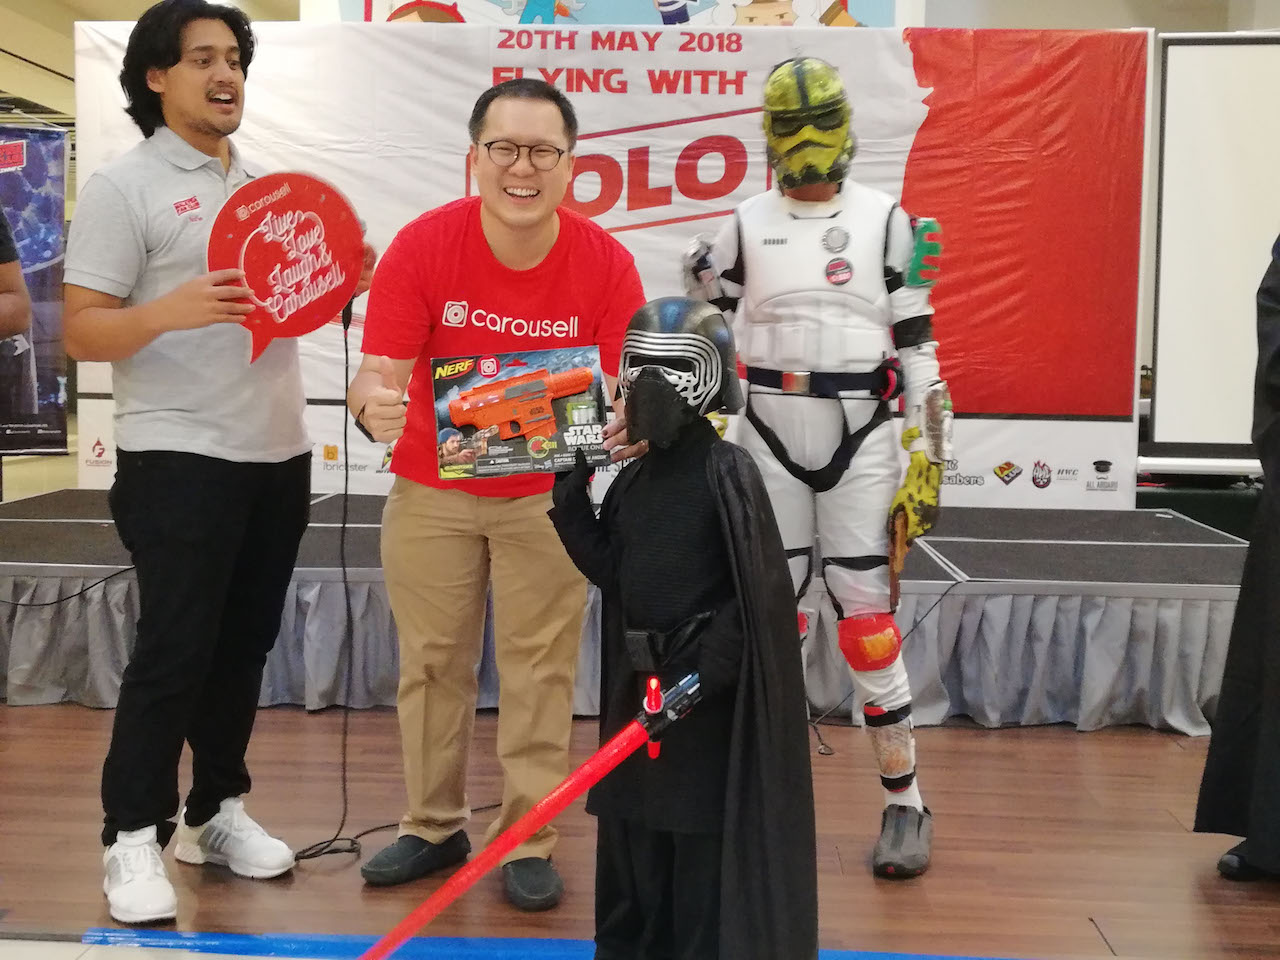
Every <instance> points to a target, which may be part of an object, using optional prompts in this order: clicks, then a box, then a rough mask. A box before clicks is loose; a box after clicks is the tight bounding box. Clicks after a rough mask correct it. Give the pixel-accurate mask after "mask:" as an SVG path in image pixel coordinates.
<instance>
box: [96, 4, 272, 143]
mask: <svg viewBox="0 0 1280 960" xmlns="http://www.w3.org/2000/svg"><path fill="white" fill-rule="evenodd" d="M192 20H221V21H222V22H223V23H225V24H226V25H227V27H228V28H230V30H231V32H232V33H234V34H235V35H236V43H237V44H239V46H240V69H241V70H242V71H244V74H245V75H246V76H248V74H249V63H250V61H252V60H253V47H254V38H253V28H252V27H251V26H250V25H249V18H248V16H246V15H245V14H244V13H243V12H242V11H240V10H237V9H236V8H235V7H229V6H227V5H225V4H221V3H208V2H207V0H161V2H160V3H157V4H156V5H155V6H154V7H151V9H149V10H148V11H147V12H146V13H144V14H143V15H142V16H141V17H139V18H138V22H137V24H135V25H134V28H133V33H131V34H129V46H128V47H127V48H126V49H125V52H124V66H123V68H122V69H121V70H120V86H121V87H123V88H124V95H125V97H126V98H127V99H128V101H129V105H128V106H127V107H126V108H125V110H126V112H127V113H128V114H129V116H131V117H133V122H134V123H136V124H137V125H138V127H139V128H140V129H141V130H142V134H143V136H146V137H149V136H151V135H152V134H153V133H155V132H156V128H157V127H163V126H164V111H163V110H162V109H161V106H160V94H158V93H156V92H155V91H154V90H152V89H151V88H150V87H148V86H147V72H148V71H149V70H151V69H153V68H154V69H160V70H168V69H169V68H170V67H172V66H173V65H174V64H176V63H177V62H178V61H179V60H181V59H182V31H183V29H185V27H186V26H187V24H189V23H190V22H191V21H192Z"/></svg>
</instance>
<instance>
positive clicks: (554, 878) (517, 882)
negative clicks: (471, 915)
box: [502, 857, 564, 912]
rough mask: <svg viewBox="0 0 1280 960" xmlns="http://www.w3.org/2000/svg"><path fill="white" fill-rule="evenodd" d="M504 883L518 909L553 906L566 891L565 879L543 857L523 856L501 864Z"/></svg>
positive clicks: (540, 908) (530, 909) (509, 896)
mask: <svg viewBox="0 0 1280 960" xmlns="http://www.w3.org/2000/svg"><path fill="white" fill-rule="evenodd" d="M502 887H503V889H504V890H505V891H506V894H507V900H509V901H510V902H511V905H512V906H513V907H515V908H516V909H518V910H528V911H530V912H535V911H538V910H550V909H551V908H552V907H554V906H555V905H556V904H557V903H559V902H560V897H561V896H563V895H564V881H562V880H561V879H560V874H559V873H557V872H556V868H555V867H554V866H552V865H551V861H550V860H547V859H544V858H542V857H524V858H523V859H520V860H512V861H511V862H510V863H504V864H503V865H502Z"/></svg>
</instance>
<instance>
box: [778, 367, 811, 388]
mask: <svg viewBox="0 0 1280 960" xmlns="http://www.w3.org/2000/svg"><path fill="white" fill-rule="evenodd" d="M782 392H783V393H808V392H809V373H808V371H798V370H787V371H784V372H783V374H782Z"/></svg>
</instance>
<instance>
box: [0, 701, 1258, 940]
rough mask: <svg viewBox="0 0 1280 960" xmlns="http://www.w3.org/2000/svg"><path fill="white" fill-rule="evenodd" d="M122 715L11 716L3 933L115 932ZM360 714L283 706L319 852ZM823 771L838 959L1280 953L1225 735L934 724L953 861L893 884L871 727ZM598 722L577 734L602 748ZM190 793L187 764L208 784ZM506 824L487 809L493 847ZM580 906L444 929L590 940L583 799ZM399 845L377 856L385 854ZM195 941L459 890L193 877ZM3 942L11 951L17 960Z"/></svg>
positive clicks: (590, 828)
mask: <svg viewBox="0 0 1280 960" xmlns="http://www.w3.org/2000/svg"><path fill="white" fill-rule="evenodd" d="M111 718H112V714H111V712H110V711H94V710H90V709H86V708H84V707H79V706H72V705H61V706H51V707H9V706H3V705H0V771H2V772H3V774H2V775H3V785H2V786H0V824H3V825H4V841H3V843H0V938H4V937H13V936H19V935H44V936H46V937H50V938H75V939H79V938H80V937H81V936H82V935H84V933H85V931H86V930H89V929H91V928H97V927H109V926H112V925H113V924H112V922H111V920H110V918H109V916H108V915H107V910H106V903H105V900H104V898H103V896H102V873H101V848H100V846H99V845H98V840H97V834H98V831H99V828H100V827H99V824H100V816H101V814H100V809H99V802H98V776H99V770H100V764H101V759H102V756H103V753H104V751H105V749H106V744H107V738H108V735H109V732H110V724H111ZM340 728H341V713H340V712H338V711H328V712H324V713H319V714H310V715H309V714H306V713H305V712H303V711H302V710H300V709H296V708H273V709H268V710H263V711H262V712H261V713H260V714H259V720H258V728H257V732H256V734H255V737H254V741H253V745H252V747H251V751H250V768H251V770H252V771H253V772H254V774H255V777H256V783H255V788H254V791H253V793H252V795H251V797H250V799H249V809H250V810H251V812H252V813H253V815H254V816H255V817H256V818H257V819H258V820H259V821H261V822H262V823H264V824H265V825H267V826H268V828H269V829H271V830H272V831H273V832H274V833H276V834H277V835H279V836H282V837H283V838H284V839H285V840H286V841H288V842H289V843H290V844H291V845H292V846H293V847H294V848H295V849H297V848H300V847H303V846H306V845H308V844H311V843H314V842H316V841H318V840H323V839H325V838H327V837H329V836H331V835H332V834H333V831H334V829H335V827H336V826H337V820H338V816H339V812H340V804H341V794H340V783H339V770H340V767H339V747H340V742H339V731H340ZM495 729H496V716H494V715H493V714H489V713H483V714H481V715H480V716H479V718H478V720H477V728H476V738H475V747H474V751H473V757H472V768H471V776H470V796H471V802H472V803H473V805H475V806H483V805H485V804H488V803H490V802H494V801H497V800H498V799H499V796H500V781H499V777H498V768H497V764H496V761H495V760H494V759H493V750H494V733H495ZM823 733H824V736H825V737H826V739H827V741H828V742H829V743H830V744H831V745H832V746H833V747H834V748H835V749H836V755H835V756H830V757H823V756H817V755H816V754H815V756H814V776H815V782H816V794H817V805H818V847H819V870H820V894H821V924H822V935H821V942H822V946H823V947H824V948H838V949H844V950H862V951H887V952H892V951H898V952H902V953H919V954H948V955H965V956H974V957H1011V958H1033V957H1034V958H1067V957H1070V958H1081V960H1083V958H1089V960H1095V958H1097V960H1101V958H1109V957H1113V956H1120V957H1131V958H1137V957H1143V958H1159V960H1175V958H1176V960H1181V958H1186V960H1217V958H1228V957H1229V958H1241V960H1244V958H1249V960H1257V958H1264V957H1280V884H1274V885H1272V884H1232V883H1229V882H1227V881H1224V880H1222V879H1220V878H1219V877H1218V875H1217V873H1216V871H1215V870H1214V863H1215V861H1216V859H1217V857H1218V854H1219V853H1221V852H1222V851H1223V850H1225V849H1226V848H1227V847H1228V846H1230V845H1231V843H1232V842H1233V841H1231V840H1229V839H1228V838H1224V837H1214V836H1207V837H1206V836H1200V835H1196V834H1193V833H1191V831H1190V827H1191V822H1192V815H1193V812H1194V808H1195V793H1196V787H1197V784H1198V782H1199V776H1200V770H1201V767H1202V764H1203V761H1204V753H1205V749H1206V747H1207V740H1203V739H1191V738H1187V737H1183V736H1180V735H1174V734H1165V733H1157V732H1154V731H1151V730H1148V729H1137V728H1123V729H1110V730H1105V731H1102V732H1098V733H1088V734H1082V733H1077V732H1075V731H1074V730H1072V729H1069V728H1066V727H1047V728H1031V729H1027V728H1022V729H1006V730H982V729H975V728H971V727H968V726H964V725H949V726H946V727H941V728H938V727H934V728H926V729H922V730H919V731H917V733H918V738H919V754H920V761H921V763H920V778H921V786H922V788H923V791H924V795H925V799H926V802H927V803H928V804H929V805H930V806H931V807H932V809H933V811H934V813H935V816H936V825H937V833H936V841H935V850H934V866H933V869H932V870H931V871H930V872H929V873H928V874H927V875H926V876H925V877H923V878H921V879H919V880H915V881H909V882H905V883H903V882H892V881H881V880H876V879H874V878H873V877H872V876H871V874H870V871H869V869H868V860H869V853H870V848H871V844H872V842H873V840H874V834H875V831H876V829H877V828H878V824H879V809H880V787H879V784H878V782H877V779H876V776H875V773H874V768H873V765H872V760H871V752H870V747H869V745H868V744H867V743H866V742H865V741H864V738H863V735H862V733H861V731H859V730H853V729H848V728H839V727H824V728H823ZM594 742H595V722H594V721H591V720H581V721H578V722H577V724H576V725H575V730H574V740H573V743H574V756H575V758H578V759H582V758H585V757H586V756H588V755H589V753H590V752H591V750H592V749H593V745H594ZM349 747H350V754H349V755H350V771H349V789H350V807H351V812H350V816H349V819H348V828H347V830H346V831H344V832H345V833H347V834H350V833H352V832H355V831H359V830H363V829H365V828H367V827H370V826H374V825H377V824H380V823H387V822H389V821H392V820H395V819H396V818H397V817H398V816H399V815H400V813H401V807H402V805H403V788H402V785H401V779H400V756H399V743H398V736H397V730H396V724H395V716H394V713H393V712H392V711H390V710H385V709H379V710H368V711H360V712H353V713H352V715H351V718H350V744H349ZM184 777H185V772H184ZM492 816H493V814H492V813H487V814H480V815H478V816H477V817H476V819H475V821H474V822H473V825H472V828H471V830H470V832H471V835H472V838H473V842H477V841H479V840H480V839H481V838H482V835H483V829H484V827H485V825H486V824H487V823H488V820H489V819H490V818H491V817H492ZM559 822H560V827H561V832H562V840H561V843H560V845H559V847H558V848H557V852H556V861H557V863H558V865H559V867H560V869H561V871H562V873H563V874H564V876H565V880H566V887H567V892H566V895H565V899H564V902H563V903H562V904H561V906H560V908H559V909H557V910H554V911H552V912H550V913H546V914H537V915H528V914H522V913H519V912H517V911H515V910H514V909H512V908H510V907H509V906H507V904H506V903H505V902H504V901H503V899H502V895H501V890H500V886H499V879H498V877H497V875H496V874H495V875H491V876H489V877H487V878H485V880H483V881H482V882H481V883H480V884H479V886H478V887H476V888H475V889H474V890H472V891H471V892H470V893H469V894H468V895H467V896H466V897H465V898H464V899H463V900H462V901H461V902H460V903H458V904H455V905H454V906H453V907H452V908H450V910H449V911H448V912H446V913H445V914H444V915H443V916H442V917H441V918H440V920H438V921H437V922H436V923H435V924H433V925H432V927H431V928H430V932H431V933H432V934H436V935H447V936H454V937H539V938H543V937H550V938H567V939H584V940H585V939H589V938H590V937H591V932H592V921H591V916H592V871H593V859H594V823H593V821H592V818H590V817H588V816H587V815H586V813H585V812H584V810H583V807H582V803H581V802H578V803H577V804H575V805H574V806H573V807H572V808H571V809H570V810H569V811H568V812H566V813H565V814H564V816H563V817H562V818H561V820H560V821H559ZM393 836H394V833H393V832H392V831H386V832H383V833H376V834H373V835H371V836H369V837H367V838H365V840H364V844H365V848H364V856H365V857H367V856H370V855H372V854H373V853H374V852H376V851H377V850H378V849H380V848H381V847H382V845H383V844H385V843H387V842H390V840H391V839H392V838H393ZM166 862H167V864H168V865H169V871H170V876H171V878H172V879H173V881H174V884H175V885H176V887H177V888H178V896H179V910H178V920H177V924H176V929H177V930H182V931H206V932H211V931H226V932H241V933H268V932H269V933H320V934H361V935H377V934H381V933H383V932H385V931H386V930H388V929H389V928H390V927H391V926H393V925H394V924H395V923H396V922H397V921H398V920H400V919H401V918H402V917H403V916H404V915H405V914H406V913H408V912H409V911H410V910H411V909H412V908H413V907H414V906H416V905H417V904H418V903H419V902H420V901H421V900H422V899H423V898H424V897H425V896H426V895H427V894H429V893H430V892H431V891H432V890H434V889H435V888H436V887H437V886H439V884H440V883H441V882H442V881H441V879H440V878H429V879H426V880H423V881H419V882H418V883H414V884H410V885H407V886H404V887H398V888H390V889H372V888H367V887H365V886H364V885H363V883H362V881H361V879H360V875H359V871H358V864H357V860H356V858H354V857H352V856H349V855H339V856H326V857H322V858H319V859H318V860H311V861H307V862H306V863H304V864H302V865H300V866H299V867H298V869H297V870H295V871H294V873H293V875H292V876H290V877H286V878H281V879H279V880H274V881H267V882H257V881H249V880H242V879H239V878H236V877H233V876H231V875H230V874H228V873H227V872H226V871H224V870H221V869H219V868H200V867H191V866H187V865H183V864H175V863H174V862H173V861H172V857H171V856H170V855H169V854H168V853H166ZM3 944H4V941H3V939H0V956H3V955H4V953H5V948H4V945H3Z"/></svg>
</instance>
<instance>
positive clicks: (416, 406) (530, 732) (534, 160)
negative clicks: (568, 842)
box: [347, 79, 644, 910]
mask: <svg viewBox="0 0 1280 960" xmlns="http://www.w3.org/2000/svg"><path fill="white" fill-rule="evenodd" d="M469 132H470V134H471V141H472V143H471V156H470V160H471V169H472V170H473V172H474V174H475V178H476V182H477V184H478V186H479V194H480V195H479V196H478V197H470V198H467V199H464V200H458V201H455V202H453V203H448V204H445V205H444V206H442V207H438V208H437V209H435V210H431V211H429V212H427V213H425V214H423V215H422V216H421V217H419V218H418V219H417V220H414V221H413V222H412V223H410V224H408V225H407V226H406V227H405V228H404V229H403V230H401V231H400V233H399V234H398V235H397V236H396V238H395V240H393V241H392V243H391V246H390V247H389V248H388V249H387V252H386V254H385V255H384V256H383V258H382V263H381V265H380V266H379V268H378V272H377V274H376V275H375V276H374V281H373V288H372V290H371V292H370V295H369V308H368V315H367V317H366V319H365V330H364V345H363V349H364V354H365V356H364V360H363V361H362V363H361V365H360V371H359V372H358V373H357V374H356V376H355V378H354V379H353V380H352V382H351V386H350V388H349V389H348V391H347V404H348V406H349V408H350V409H351V411H352V414H353V415H354V416H355V417H356V420H357V422H358V423H359V424H360V425H361V426H362V427H363V428H364V429H365V430H366V431H368V433H369V434H370V435H371V436H372V437H373V439H374V440H376V441H377V442H380V443H389V442H391V441H392V440H398V442H397V443H396V447H395V453H394V455H393V457H392V460H391V470H392V472H393V473H395V474H396V480H395V484H394V486H393V487H392V490H391V495H390V496H389V497H388V498H387V506H386V511H385V513H384V514H383V524H382V564H383V570H384V572H385V576H386V583H387V592H388V594H389V595H390V599H391V608H392V612H393V613H394V615H395V620H396V626H397V628H398V630H399V635H400V688H399V693H398V696H397V709H398V712H399V716H400V736H401V745H402V748H403V752H404V769H405V780H406V784H407V787H408V794H409V810H408V813H406V814H405V816H404V819H403V820H402V821H401V824H400V836H399V837H398V838H397V839H396V841H395V843H393V844H392V845H391V846H389V847H387V848H386V849H384V850H383V851H381V852H380V853H378V854H377V855H376V856H374V857H373V858H372V859H371V860H370V861H369V862H368V863H366V864H365V865H364V867H363V868H362V869H361V873H362V875H363V876H364V878H365V880H366V881H367V882H368V883H371V884H379V885H384V884H393V883H403V882H405V881H408V880H413V879H415V878H417V877H420V876H424V875H425V874H427V873H430V872H432V871H434V870H438V869H440V868H442V867H446V866H450V865H452V864H455V863H459V862H461V861H462V860H464V859H466V856H467V854H468V853H469V851H470V843H469V841H468V839H467V835H466V833H465V832H464V831H463V827H464V826H465V824H466V822H467V819H468V817H469V815H470V810H469V808H468V806H467V797H466V789H465V785H466V769H467V750H468V746H469V741H470V736H471V729H472V720H473V715H474V711H475V698H476V665H477V663H478V662H479V660H480V656H481V641H482V633H483V628H484V618H485V594H486V590H487V588H488V585H489V582H490V580H492V583H493V598H494V611H495V620H496V623H495V631H494V640H495V644H496V654H497V667H498V674H499V685H500V693H499V700H498V713H499V719H498V756H499V760H500V761H501V763H502V769H503V777H504V786H503V791H502V796H503V804H502V813H501V815H500V816H499V817H498V819H497V820H496V821H494V823H493V825H492V826H491V827H490V828H489V832H488V836H487V839H486V842H487V841H489V840H492V839H493V838H494V837H496V836H497V835H498V834H499V833H500V832H501V831H503V830H505V829H506V828H507V827H509V826H511V825H512V824H513V823H514V822H515V821H516V820H517V819H519V818H520V817H521V816H522V815H523V814H524V813H526V812H527V811H528V810H529V809H530V807H532V806H533V804H535V803H536V802H537V801H538V800H540V799H542V797H543V796H545V795H546V794H547V793H549V792H550V791H551V790H552V789H553V788H554V787H555V786H556V784H558V783H559V782H560V781H561V780H562V779H563V778H564V777H565V776H566V775H567V773H568V767H569V763H568V750H569V729H570V724H571V721H572V697H573V674H574V666H575V664H576V662H577V657H578V643H579V638H580V636H581V629H582V614H583V608H584V605H585V600H586V583H585V581H584V580H583V579H582V576H581V575H580V574H579V573H578V572H577V570H576V569H575V568H574V566H573V564H572V563H571V562H570V561H569V558H568V557H567V556H566V555H565V552H564V548H563V547H562V546H561V544H560V540H559V538H558V537H557V536H556V533H555V530H554V529H553V528H552V526H551V522H550V520H549V519H548V518H547V510H548V509H549V508H550V506H551V496H550V491H551V484H552V478H551V477H550V476H547V475H542V476H534V475H523V476H514V477H500V478H487V479H468V480H441V479H440V475H439V465H438V463H437V457H436V442H437V440H438V436H437V433H436V428H435V417H434V400H433V397H432V391H431V373H430V367H429V362H430V360H431V358H433V357H451V356H460V355H473V354H481V353H508V352H512V351H524V350H537V349H546V348H552V347H572V346H582V345H591V344H595V345H598V346H599V348H600V360H601V366H602V368H603V370H604V373H605V379H606V382H607V385H608V388H609V392H610V395H612V394H613V384H614V381H615V377H616V373H617V368H618V354H619V351H620V349H621V345H622V336H623V333H624V331H625V329H626V325H627V322H628V321H629V320H630V318H631V315H632V314H633V313H635V311H636V310H637V309H639V308H640V306H642V305H643V303H644V293H643V290H642V289H641V286H640V277H639V275H638V274H637V273H636V268H635V263H634V261H633V260H632V258H631V255H630V254H629V253H628V252H627V251H626V249H625V248H623V246H622V245H621V244H620V243H618V242H617V241H616V240H614V239H613V238H612V237H610V236H609V235H608V234H607V233H605V232H604V231H603V230H602V229H600V228H599V227H597V226H596V225H595V224H593V223H591V222H590V221H589V220H586V219H584V218H583V217H581V216H578V215H577V214H575V213H571V212H570V211H568V210H565V209H562V208H560V207H559V204H560V201H561V200H562V199H563V198H564V195H565V192H566V190H567V189H568V187H569V182H570V177H571V175H572V172H573V148H574V141H575V138H576V136H577V119H576V117H575V116H574V113H573V108H572V107H571V106H570V104H569V102H568V100H567V99H565V97H564V95H563V94H562V93H560V92H559V91H558V90H556V89H555V87H552V86H550V85H549V84H546V83H544V82H542V81H540V80H532V79H520V80H510V81H507V82H506V83H502V84H499V85H498V86H495V87H493V88H491V89H490V90H488V91H486V92H485V93H484V94H483V95H481V97H480V99H479V100H478V101H476V105H475V108H474V110H473V111H472V114H471V121H470V124H469ZM411 374H412V375H413V376H412V379H410V375H411ZM406 382H407V383H408V393H409V401H410V402H409V403H408V405H407V409H406V405H405V403H404V390H403V389H402V387H403V385H404V384H405V383H406ZM610 433H611V436H610V440H609V441H608V443H607V444H606V445H612V446H614V447H615V451H616V452H615V456H619V455H621V454H630V453H633V452H638V451H633V450H631V449H629V448H624V447H623V436H622V435H621V434H620V433H618V432H617V426H616V422H615V426H614V430H613V431H610ZM555 839H556V832H555V830H554V829H552V828H551V827H545V828H544V829H542V830H540V831H539V832H538V833H536V834H535V835H534V836H533V837H532V838H530V840H529V841H527V842H526V843H524V844H522V845H521V846H520V847H518V848H516V850H515V851H513V852H512V853H511V854H509V855H508V857H507V860H506V862H504V864H503V882H504V886H505V889H506V894H507V898H508V899H509V900H510V901H511V902H512V903H513V904H514V905H515V906H517V907H519V908H521V909H524V910H545V909H548V908H550V907H553V906H555V905H556V904H557V903H558V902H559V900H560V895H561V893H562V891H563V884H562V883H561V880H560V877H559V876H558V874H557V873H556V870H555V867H554V866H552V864H551V861H550V853H551V849H552V847H553V846H554V844H555Z"/></svg>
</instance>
